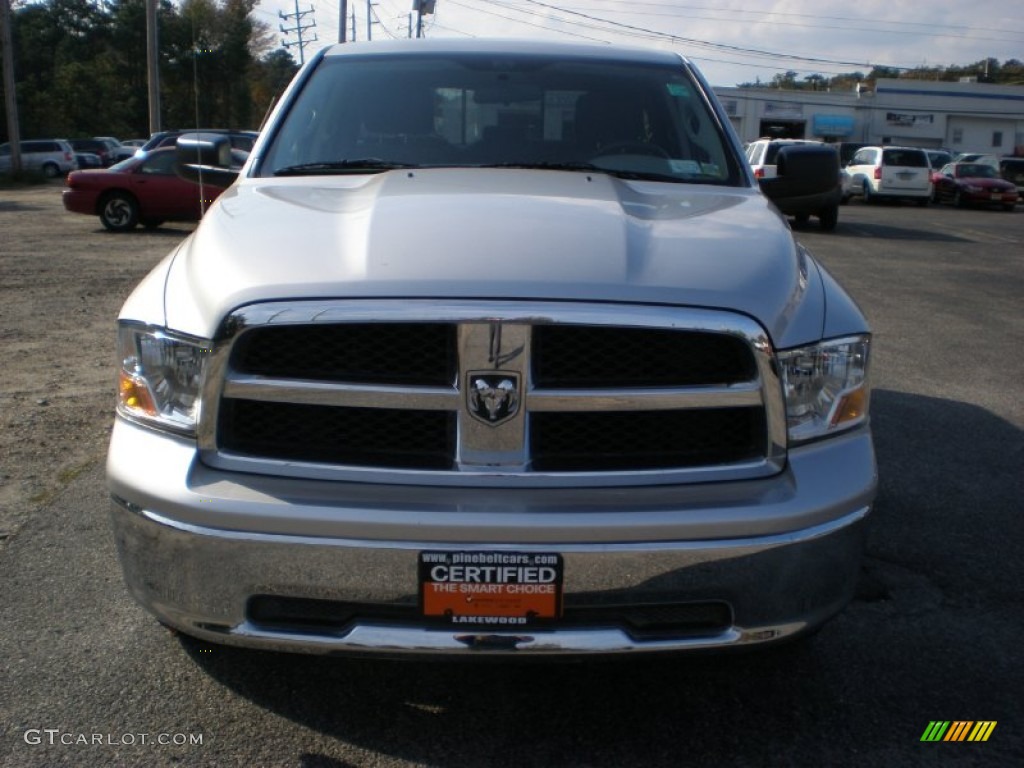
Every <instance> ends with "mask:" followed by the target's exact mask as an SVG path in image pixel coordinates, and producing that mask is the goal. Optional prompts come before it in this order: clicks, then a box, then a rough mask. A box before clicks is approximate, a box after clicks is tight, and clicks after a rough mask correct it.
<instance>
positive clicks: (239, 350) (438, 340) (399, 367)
mask: <svg viewBox="0 0 1024 768" xmlns="http://www.w3.org/2000/svg"><path fill="white" fill-rule="evenodd" d="M231 367H232V368H233V369H234V370H236V371H239V372H240V373H247V374H253V375H259V376H270V377H274V378H295V379H312V380H315V381H338V382H354V383H364V384H365V383H369V384H409V385H413V384H416V385H423V386H451V385H452V384H453V382H454V381H455V378H456V375H457V370H456V367H457V363H456V335H455V326H454V325H449V324H444V323H362V324H360V323H352V324H344V323H343V324H338V325H283V326H272V327H267V328H254V329H252V330H249V331H246V332H245V333H244V334H242V335H241V336H240V337H239V339H238V341H236V342H235V346H234V349H233V350H232V355H231Z"/></svg>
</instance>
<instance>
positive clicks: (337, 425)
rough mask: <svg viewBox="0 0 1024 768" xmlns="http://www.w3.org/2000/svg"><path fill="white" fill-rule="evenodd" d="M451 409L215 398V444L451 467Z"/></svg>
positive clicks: (283, 455) (331, 460)
mask: <svg viewBox="0 0 1024 768" xmlns="http://www.w3.org/2000/svg"><path fill="white" fill-rule="evenodd" d="M455 423H456V422H455V414H454V413H449V412H445V411H412V410H404V409H397V408H396V409H389V408H333V407H330V406H322V405H299V404H293V403H274V402H261V401H256V400H238V399H233V398H226V399H224V400H222V401H221V404H220V425H219V430H218V434H219V440H220V446H221V448H223V449H226V450H228V451H234V452H236V453H240V454H245V455H251V456H258V457H263V458H269V459H281V460H286V461H309V462H316V463H327V464H349V465H355V466H374V467H390V468H395V469H434V470H446V469H451V468H452V463H453V461H454V457H455Z"/></svg>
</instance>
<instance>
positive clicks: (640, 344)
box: [533, 325, 756, 388]
mask: <svg viewBox="0 0 1024 768" xmlns="http://www.w3.org/2000/svg"><path fill="white" fill-rule="evenodd" d="M755 376H756V366H755V363H754V358H753V355H752V354H751V352H750V348H749V347H748V346H747V343H746V341H744V340H743V339H741V338H738V337H735V336H729V335H727V334H722V333H707V332H703V331H674V330H666V329H662V328H617V327H603V326H577V325H538V326H536V327H535V328H534V329H533V381H534V384H535V385H536V386H538V387H549V388H570V387H577V388H586V387H659V386H663V387H671V386H676V387H678V386H702V385H703V386H712V385H717V384H734V383H737V382H741V381H751V380H752V379H754V378H755Z"/></svg>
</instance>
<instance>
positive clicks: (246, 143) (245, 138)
mask: <svg viewBox="0 0 1024 768" xmlns="http://www.w3.org/2000/svg"><path fill="white" fill-rule="evenodd" d="M196 132H201V133H223V134H227V135H228V137H229V138H230V141H231V147H232V148H233V149H240V150H242V151H243V152H249V151H250V150H252V147H253V143H254V142H255V141H256V138H257V137H258V136H259V135H260V134H259V131H244V130H234V129H230V128H191V129H186V130H176V131H160V132H159V133H154V134H153V135H152V136H150V137H149V140H148V141H147V142H146V143H145V144H143V145H142V146H141V147H140V148H139V149H137V150H136V152H135V153H136V154H140V153H142V152H148V151H150V150H151V149H157V148H159V147H173V146H174V145H175V143H177V141H178V137H179V136H181V135H182V134H183V133H196Z"/></svg>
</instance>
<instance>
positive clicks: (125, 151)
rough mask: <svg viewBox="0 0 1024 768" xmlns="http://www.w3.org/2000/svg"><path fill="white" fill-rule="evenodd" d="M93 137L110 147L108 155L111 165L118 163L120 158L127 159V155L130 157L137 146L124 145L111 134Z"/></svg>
mask: <svg viewBox="0 0 1024 768" xmlns="http://www.w3.org/2000/svg"><path fill="white" fill-rule="evenodd" d="M94 138H95V139H96V140H97V141H102V142H106V144H107V145H108V146H109V147H110V157H111V158H113V162H112V163H111V165H113V164H114V163H119V162H121V161H122V160H127V159H128V158H129V157H132V156H133V155H134V154H135V150H136V149H138V147H135V146H128V145H126V144H125V143H124V142H122V141H121V140H120V139H115V138H114V137H113V136H96V137H94ZM143 144H145V142H143ZM138 146H140V147H141V146H142V144H139V145H138Z"/></svg>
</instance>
